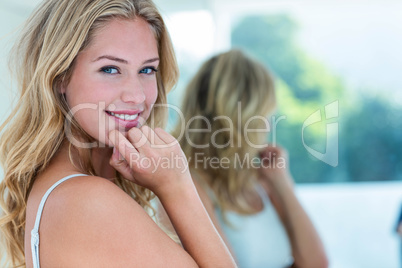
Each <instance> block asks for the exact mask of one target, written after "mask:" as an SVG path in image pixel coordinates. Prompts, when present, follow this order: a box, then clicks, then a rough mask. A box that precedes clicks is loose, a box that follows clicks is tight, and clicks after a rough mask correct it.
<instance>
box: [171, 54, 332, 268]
mask: <svg viewBox="0 0 402 268" xmlns="http://www.w3.org/2000/svg"><path fill="white" fill-rule="evenodd" d="M275 104H276V101H275V92H274V84H273V80H272V77H271V76H270V75H269V73H268V71H267V70H266V68H265V67H264V66H262V64H260V63H259V62H257V61H255V60H253V59H251V58H249V57H248V56H246V55H245V54H243V53H242V52H241V51H237V50H232V51H229V52H227V53H223V54H220V55H217V56H215V57H213V58H211V59H210V60H208V61H207V62H206V63H204V64H203V65H202V67H201V69H200V70H199V71H198V73H197V74H196V75H195V77H194V78H193V79H192V80H191V81H190V83H189V85H188V87H187V90H186V93H185V97H184V100H183V106H182V108H183V110H182V112H183V114H184V118H185V122H184V124H183V125H185V126H186V128H185V129H183V126H182V124H181V123H183V122H180V123H179V124H178V126H177V128H176V129H175V133H174V135H175V136H176V138H180V139H179V140H180V143H181V146H182V148H183V151H184V152H185V154H186V156H187V158H188V159H189V165H190V171H191V174H192V177H193V179H194V180H195V182H196V185H197V188H198V191H199V194H200V197H201V199H202V201H203V202H204V205H205V207H206V208H207V210H208V212H209V214H210V216H211V218H212V220H213V222H214V224H215V226H216V227H217V229H218V231H219V232H220V233H221V235H222V237H223V238H224V239H225V240H226V242H227V244H228V246H229V247H230V248H231V250H232V253H233V254H234V256H235V258H236V259H237V261H238V264H239V266H240V267H246V268H249V267H252V268H257V267H288V266H291V265H294V267H307V268H314V267H327V266H328V262H327V257H326V254H325V252H324V248H323V245H322V243H321V240H320V237H319V235H318V234H317V232H316V230H315V228H314V226H313V224H312V223H311V221H310V219H309V217H308V216H307V214H306V212H305V211H304V209H303V208H302V206H301V205H300V203H299V201H298V199H297V198H296V195H295V193H294V189H293V181H292V177H291V175H290V173H289V169H288V160H287V156H286V152H285V150H283V149H282V148H280V147H277V146H271V145H264V144H265V141H266V134H267V131H265V133H264V131H263V130H262V129H265V130H266V129H267V127H269V126H267V124H268V122H267V121H266V118H267V117H268V116H269V115H270V114H271V113H272V112H273V110H274V109H275ZM183 130H184V132H182V131H183ZM259 161H261V162H260V163H258V162H259Z"/></svg>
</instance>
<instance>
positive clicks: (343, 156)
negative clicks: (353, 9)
mask: <svg viewBox="0 0 402 268" xmlns="http://www.w3.org/2000/svg"><path fill="white" fill-rule="evenodd" d="M297 31H298V27H297V23H296V22H295V21H294V20H293V19H292V18H291V17H290V16H288V15H285V14H277V15H266V16H250V17H246V18H244V19H243V20H242V21H241V22H240V23H239V24H238V25H237V26H236V27H235V28H234V29H233V31H232V46H233V47H237V48H241V49H242V50H244V51H247V52H248V53H249V54H251V55H252V56H254V57H255V58H256V59H258V60H260V61H261V62H263V63H264V64H265V65H266V66H267V67H268V68H269V69H270V70H271V71H272V72H273V74H274V76H275V78H276V80H277V82H276V85H277V98H278V111H277V113H276V115H275V116H276V117H277V118H278V117H280V116H285V119H284V120H282V121H280V122H279V123H278V125H277V133H276V140H277V142H278V143H279V144H280V145H282V146H283V147H285V148H286V149H287V150H288V152H289V158H290V168H291V172H292V174H293V175H294V177H295V180H296V181H297V182H334V181H374V180H397V179H402V175H401V174H402V135H401V130H402V125H401V124H402V118H401V116H400V115H402V109H401V108H400V107H392V106H391V105H390V104H389V101H387V100H386V99H385V100H383V99H379V98H378V97H377V96H369V95H367V96H365V97H364V98H359V99H358V100H357V101H356V100H354V99H355V98H353V97H352V96H353V93H351V90H350V89H347V88H346V86H345V84H344V81H343V79H342V78H341V77H339V76H338V75H336V74H334V73H332V72H331V71H330V70H329V69H328V68H327V67H326V65H325V64H324V63H321V62H319V61H317V60H315V59H314V58H313V57H312V56H310V55H308V54H307V53H306V52H305V51H304V50H303V49H302V48H301V47H300V46H299V45H298V43H297V40H296V36H297ZM334 101H339V113H340V115H339V118H338V120H335V122H338V123H339V165H338V166H337V167H332V166H330V165H328V164H326V163H324V162H321V161H319V160H317V159H315V158H314V157H312V156H311V155H310V154H309V153H308V152H307V150H306V149H305V148H304V146H303V143H302V126H303V122H304V121H305V120H306V119H307V118H308V117H309V116H310V115H311V114H313V113H314V112H315V111H317V110H319V109H321V110H322V111H323V110H324V107H325V106H326V105H327V104H329V103H332V102H334ZM333 122H334V120H331V121H330V122H325V120H323V121H322V122H320V123H316V124H314V125H312V126H311V127H309V128H308V129H306V133H305V136H304V141H305V142H306V144H309V146H311V147H312V148H314V149H315V150H317V151H320V152H322V153H325V142H326V136H327V133H326V123H333Z"/></svg>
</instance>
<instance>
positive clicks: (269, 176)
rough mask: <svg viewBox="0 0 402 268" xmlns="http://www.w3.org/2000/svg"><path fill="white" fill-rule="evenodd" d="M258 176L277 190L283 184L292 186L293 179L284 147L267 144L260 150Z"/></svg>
mask: <svg viewBox="0 0 402 268" xmlns="http://www.w3.org/2000/svg"><path fill="white" fill-rule="evenodd" d="M260 157H261V167H260V169H259V174H260V178H261V180H262V181H263V182H265V183H267V184H268V185H269V186H270V188H273V189H274V190H278V188H282V187H283V186H288V187H291V188H293V180H292V177H291V175H290V173H289V169H288V162H289V161H288V156H287V153H286V151H285V150H284V149H282V148H281V147H278V146H267V147H266V148H264V149H263V150H262V151H261V152H260Z"/></svg>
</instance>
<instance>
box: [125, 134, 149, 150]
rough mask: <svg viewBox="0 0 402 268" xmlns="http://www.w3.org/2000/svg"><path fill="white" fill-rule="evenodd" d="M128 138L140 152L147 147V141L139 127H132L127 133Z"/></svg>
mask: <svg viewBox="0 0 402 268" xmlns="http://www.w3.org/2000/svg"><path fill="white" fill-rule="evenodd" d="M127 136H128V139H129V140H130V142H131V143H132V144H133V146H134V147H135V148H136V149H137V150H138V152H141V150H143V149H144V148H146V147H149V145H150V144H149V141H148V138H147V136H146V135H145V133H143V131H142V130H141V129H138V128H132V129H130V131H129V132H128V134H127Z"/></svg>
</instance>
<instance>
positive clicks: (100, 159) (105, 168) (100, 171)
mask: <svg viewBox="0 0 402 268" xmlns="http://www.w3.org/2000/svg"><path fill="white" fill-rule="evenodd" d="M84 150H90V151H88V154H85V153H84V152H85V151H84ZM80 151H81V152H80ZM112 153H113V148H110V147H105V148H98V147H97V148H92V149H80V148H76V147H74V146H71V145H70V143H69V142H67V141H66V142H64V143H63V145H62V146H61V148H60V150H59V154H60V155H59V156H61V157H63V158H65V160H66V161H69V162H71V160H72V161H73V163H72V164H73V165H74V166H75V167H76V168H77V169H80V172H83V173H88V170H83V169H84V167H83V166H85V164H84V163H85V162H86V161H88V160H89V161H90V162H91V163H92V166H93V169H94V171H95V174H96V175H97V176H100V177H103V178H106V179H108V180H111V181H113V180H114V179H115V177H116V170H115V169H114V168H113V167H112V166H111V165H110V164H109V160H110V157H111V156H112ZM86 157H89V159H83V158H86ZM80 158H81V159H80ZM67 159H68V160H67ZM83 164H84V165H83Z"/></svg>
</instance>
